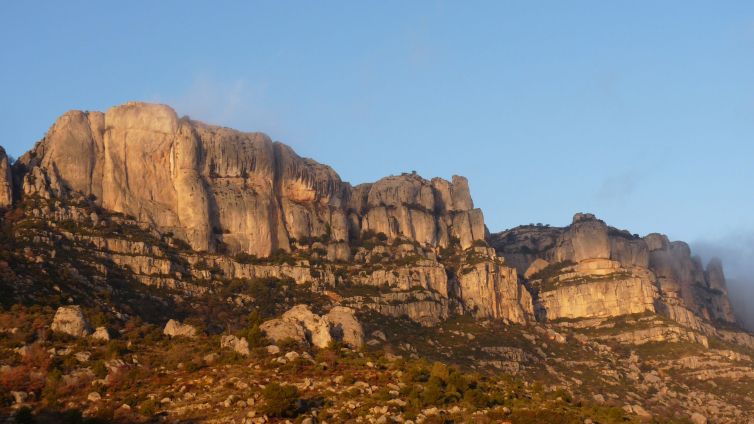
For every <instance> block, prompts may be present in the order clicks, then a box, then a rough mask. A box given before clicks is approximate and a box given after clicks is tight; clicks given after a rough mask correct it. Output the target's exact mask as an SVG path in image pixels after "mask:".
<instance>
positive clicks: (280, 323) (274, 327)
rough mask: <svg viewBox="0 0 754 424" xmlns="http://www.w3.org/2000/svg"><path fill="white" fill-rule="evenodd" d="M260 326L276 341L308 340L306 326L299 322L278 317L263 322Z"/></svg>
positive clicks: (298, 341) (304, 341)
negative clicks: (305, 331)
mask: <svg viewBox="0 0 754 424" xmlns="http://www.w3.org/2000/svg"><path fill="white" fill-rule="evenodd" d="M259 328H260V329H261V330H262V331H263V332H264V334H265V335H266V336H267V337H268V338H270V340H272V341H274V342H275V343H279V342H282V341H286V340H290V341H293V342H295V343H306V342H307V340H306V333H304V328H303V327H302V326H301V325H300V324H299V323H297V322H289V321H284V320H282V319H279V318H276V319H271V320H268V321H265V322H263V323H262V325H260V326H259Z"/></svg>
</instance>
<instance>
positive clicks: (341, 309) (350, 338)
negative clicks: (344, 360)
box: [326, 306, 364, 349]
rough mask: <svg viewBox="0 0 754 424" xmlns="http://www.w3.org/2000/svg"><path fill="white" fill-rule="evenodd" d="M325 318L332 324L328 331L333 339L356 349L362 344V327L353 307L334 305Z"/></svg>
mask: <svg viewBox="0 0 754 424" xmlns="http://www.w3.org/2000/svg"><path fill="white" fill-rule="evenodd" d="M326 318H327V320H328V321H330V323H331V325H332V328H331V330H330V331H331V332H332V334H333V335H334V338H335V339H337V340H341V341H342V342H343V343H345V344H347V345H349V346H351V347H354V348H357V349H358V348H360V347H361V346H363V345H364V329H363V328H362V326H361V323H360V322H359V320H358V319H357V318H356V312H355V311H354V310H353V309H351V308H347V307H345V306H335V307H333V308H332V309H330V312H328V313H327V315H326Z"/></svg>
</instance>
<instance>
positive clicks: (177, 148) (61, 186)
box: [0, 103, 485, 259]
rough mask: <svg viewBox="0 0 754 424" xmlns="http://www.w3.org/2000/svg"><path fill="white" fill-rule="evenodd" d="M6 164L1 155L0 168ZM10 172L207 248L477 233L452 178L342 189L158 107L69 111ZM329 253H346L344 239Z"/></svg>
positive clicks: (405, 178) (322, 174) (443, 241)
mask: <svg viewBox="0 0 754 424" xmlns="http://www.w3.org/2000/svg"><path fill="white" fill-rule="evenodd" d="M6 168H7V164H6ZM6 168H3V163H2V161H1V160H0V171H3V169H6ZM19 170H21V171H22V172H20V177H19V178H20V179H21V183H20V185H21V187H22V189H23V190H24V192H25V193H26V194H29V195H31V194H38V195H42V196H50V195H53V194H61V193H63V192H65V191H67V190H73V191H77V192H80V193H83V194H85V195H91V196H93V197H94V198H96V200H97V202H98V203H99V204H100V205H101V206H102V207H104V208H107V209H110V210H113V211H116V212H122V213H124V214H126V215H130V216H133V217H134V218H136V219H137V220H139V221H141V222H146V223H149V224H152V225H154V226H156V227H157V228H159V229H160V230H162V231H165V232H168V231H169V232H172V233H174V234H175V235H176V236H178V237H180V238H183V239H184V240H186V241H187V242H188V243H189V244H190V245H191V246H192V248H194V249H197V250H206V251H210V252H215V251H227V252H229V253H234V252H247V253H250V254H254V255H257V256H267V255H269V254H271V253H272V252H275V251H276V250H279V249H282V250H289V249H290V247H291V243H292V242H294V241H300V240H308V239H311V238H325V239H326V240H328V241H330V242H333V243H338V242H341V243H347V242H348V241H349V239H350V238H353V237H357V236H358V235H359V234H360V233H361V232H362V231H368V230H369V231H374V232H377V233H384V234H385V235H387V236H388V238H390V239H394V238H397V237H403V238H408V239H410V240H415V241H418V242H419V243H422V244H427V245H430V246H439V247H443V246H447V245H448V244H449V243H450V242H451V241H452V240H454V239H455V238H457V239H458V240H459V241H460V244H461V246H463V247H469V246H471V245H472V244H473V242H474V241H476V240H483V239H484V237H485V227H484V217H483V215H482V212H481V211H480V210H479V209H475V208H474V207H473V202H472V201H471V196H470V193H469V187H468V182H467V181H466V179H465V178H463V177H453V180H452V182H449V181H446V180H442V179H439V178H436V179H433V180H432V181H427V180H424V179H422V178H421V177H418V176H416V175H409V174H404V175H402V176H396V177H387V178H384V179H382V180H380V181H377V182H376V183H374V184H364V185H360V186H358V187H356V188H352V187H351V186H350V185H349V184H348V183H344V182H342V181H341V180H340V177H339V176H338V174H337V173H336V172H335V171H334V170H333V169H332V168H330V167H328V166H326V165H322V164H319V163H317V162H315V161H313V160H311V159H306V158H301V157H299V156H298V155H297V154H296V153H295V152H294V151H293V150H292V149H291V148H290V147H288V146H286V145H283V144H281V143H276V142H273V141H272V140H271V139H270V138H269V137H268V136H266V135H265V134H262V133H244V132H239V131H235V130H231V129H228V128H222V127H217V126H210V125H205V124H203V123H200V122H196V121H192V120H190V119H188V118H178V116H177V115H176V113H175V111H173V110H172V109H171V108H170V107H168V106H164V105H157V104H147V103H127V104H124V105H121V106H117V107H114V108H111V109H110V110H108V111H107V112H105V113H101V112H81V111H71V112H68V113H66V114H64V115H63V116H61V117H60V118H59V119H58V120H57V122H56V123H55V124H54V125H53V126H52V128H50V130H49V132H48V133H47V135H46V136H45V138H44V139H43V140H42V141H41V142H40V143H38V144H37V145H36V146H35V148H34V149H33V150H32V151H31V152H30V153H28V154H26V155H25V156H24V157H23V158H22V159H21V161H20V164H19ZM2 177H3V175H0V189H2V188H3V185H2V182H3V178H2ZM6 180H7V178H6ZM8 187H10V186H8ZM5 193H6V192H3V191H2V190H0V204H2V201H3V199H4V197H3V196H6V197H9V195H8V194H5ZM335 250H336V251H334V252H333V255H334V256H337V257H339V258H341V259H343V258H347V256H348V254H347V253H346V252H347V247H346V248H345V250H344V249H340V250H344V251H343V252H341V251H340V250H337V249H335Z"/></svg>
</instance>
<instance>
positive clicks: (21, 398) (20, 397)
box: [10, 391, 29, 405]
mask: <svg viewBox="0 0 754 424" xmlns="http://www.w3.org/2000/svg"><path fill="white" fill-rule="evenodd" d="M10 395H11V396H13V402H14V403H15V404H16V405H20V404H22V403H25V402H26V400H27V399H29V394H28V393H26V392H18V391H11V392H10Z"/></svg>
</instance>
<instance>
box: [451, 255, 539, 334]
mask: <svg viewBox="0 0 754 424" xmlns="http://www.w3.org/2000/svg"><path fill="white" fill-rule="evenodd" d="M458 287H459V291H460V295H459V298H460V299H462V302H463V304H464V305H465V306H466V308H467V309H468V310H469V311H471V312H472V313H473V314H474V315H475V316H477V317H480V318H501V319H505V320H508V321H510V322H514V323H521V324H522V323H526V322H528V321H529V320H531V319H533V318H534V308H533V304H532V298H531V295H530V294H529V292H528V291H527V290H526V288H525V287H524V286H523V285H521V284H519V282H518V277H517V276H516V270H515V269H514V268H508V267H506V266H503V265H501V264H499V263H498V262H497V261H495V260H494V259H490V260H485V261H482V262H480V263H477V264H475V265H472V266H469V267H466V268H463V269H461V273H460V275H459V276H458Z"/></svg>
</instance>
